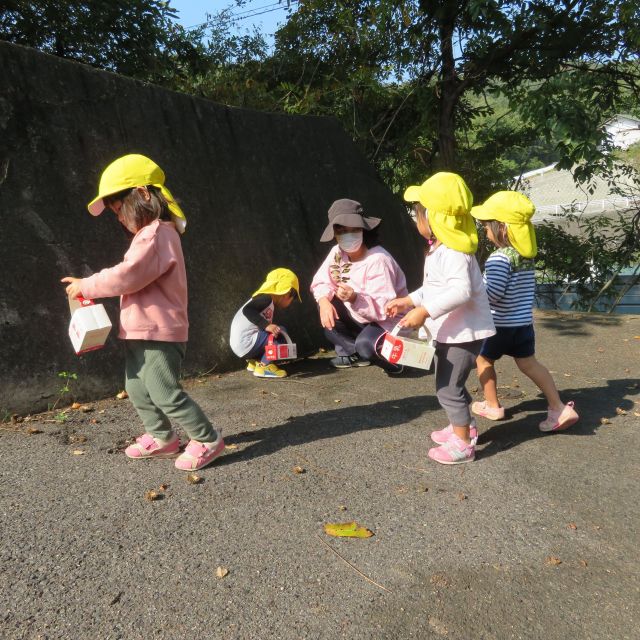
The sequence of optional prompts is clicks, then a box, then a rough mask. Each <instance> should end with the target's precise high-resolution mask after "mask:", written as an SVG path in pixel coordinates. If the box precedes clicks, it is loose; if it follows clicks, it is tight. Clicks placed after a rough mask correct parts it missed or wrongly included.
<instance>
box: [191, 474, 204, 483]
mask: <svg viewBox="0 0 640 640" xmlns="http://www.w3.org/2000/svg"><path fill="white" fill-rule="evenodd" d="M187 482H188V483H189V484H200V483H201V482H204V478H203V477H202V476H199V475H198V474H197V473H190V474H189V475H188V476H187Z"/></svg>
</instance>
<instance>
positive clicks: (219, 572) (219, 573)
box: [216, 567, 229, 578]
mask: <svg viewBox="0 0 640 640" xmlns="http://www.w3.org/2000/svg"><path fill="white" fill-rule="evenodd" d="M227 575H229V569H227V568H226V567H218V568H217V569H216V578H224V577H225V576H227Z"/></svg>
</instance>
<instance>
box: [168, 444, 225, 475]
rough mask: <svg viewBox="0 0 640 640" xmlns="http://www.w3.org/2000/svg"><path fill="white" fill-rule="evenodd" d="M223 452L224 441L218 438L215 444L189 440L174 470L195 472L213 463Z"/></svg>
mask: <svg viewBox="0 0 640 640" xmlns="http://www.w3.org/2000/svg"><path fill="white" fill-rule="evenodd" d="M223 451H224V440H223V439H222V438H221V437H220V436H218V439H217V440H216V441H215V442H198V441H197V440H190V441H189V444H188V445H187V446H186V448H185V450H184V452H183V453H182V454H181V455H180V456H178V459H177V460H176V469H182V470H183V471H196V470H197V469H202V467H206V466H207V465H208V464H209V463H210V462H213V461H214V460H215V459H216V458H217V457H218V456H219V455H220V454H221V453H222V452H223Z"/></svg>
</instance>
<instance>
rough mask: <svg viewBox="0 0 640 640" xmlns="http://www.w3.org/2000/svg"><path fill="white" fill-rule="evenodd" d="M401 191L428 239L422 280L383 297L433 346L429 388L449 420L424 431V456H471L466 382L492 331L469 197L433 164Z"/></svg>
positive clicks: (459, 459) (472, 430)
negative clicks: (427, 438)
mask: <svg viewBox="0 0 640 640" xmlns="http://www.w3.org/2000/svg"><path fill="white" fill-rule="evenodd" d="M404 199H405V200H406V201H407V202H410V203H411V204H412V206H411V215H412V218H413V219H414V220H415V222H416V224H417V226H418V232H419V233H420V235H421V236H423V237H424V238H425V239H426V240H427V242H428V243H429V250H428V253H427V255H426V258H425V263H424V281H423V285H422V287H421V288H420V289H418V290H417V291H414V292H412V293H410V294H409V295H408V296H406V297H404V298H396V299H395V300H392V301H391V302H390V303H389V304H388V305H387V310H388V312H389V314H390V315H395V314H397V313H399V312H402V311H408V313H407V315H406V316H405V317H404V318H402V319H401V320H400V322H399V324H400V325H402V326H405V327H411V328H414V329H418V328H422V327H423V326H424V328H425V329H427V331H428V332H429V333H430V334H431V336H432V337H433V339H434V346H435V349H436V353H435V358H436V396H437V398H438V401H439V402H440V405H441V406H442V408H443V409H444V410H445V412H446V414H447V417H448V418H449V425H448V426H446V427H445V428H444V429H439V430H438V431H434V432H432V433H431V439H432V440H433V441H434V442H435V443H436V444H438V445H439V446H437V447H433V448H431V449H430V450H429V457H430V458H431V459H432V460H435V461H436V462H439V463H441V464H461V463H464V462H471V461H472V460H474V458H475V445H476V441H477V435H478V434H477V430H476V427H475V423H474V421H473V420H472V418H471V413H470V411H469V405H470V404H471V395H470V394H469V392H468V391H467V389H466V387H465V384H466V381H467V378H468V377H469V373H470V372H471V370H472V369H473V368H474V367H475V364H476V357H477V356H478V354H479V353H480V348H481V346H482V343H483V342H484V339H485V338H487V337H489V336H491V335H493V334H494V333H495V328H494V326H493V321H492V319H491V311H490V310H489V301H488V300H487V293H486V291H485V288H484V284H483V282H482V274H481V273H480V267H479V266H478V262H477V260H476V258H475V255H474V254H475V251H476V247H477V246H478V234H477V232H476V227H475V223H474V221H473V219H472V218H471V216H470V215H469V210H470V209H471V205H472V203H473V197H472V195H471V192H470V191H469V189H468V187H467V185H466V184H465V181H464V180H463V179H462V178H461V177H460V176H459V175H457V174H455V173H448V172H440V173H436V174H435V175H433V176H431V177H430V178H429V179H428V180H426V181H425V182H423V183H422V184H421V185H419V186H412V187H409V188H408V189H407V190H406V191H405V194H404Z"/></svg>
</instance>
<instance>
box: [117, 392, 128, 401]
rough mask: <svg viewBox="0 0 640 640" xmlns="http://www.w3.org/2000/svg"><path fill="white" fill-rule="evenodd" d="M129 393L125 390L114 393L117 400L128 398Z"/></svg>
mask: <svg viewBox="0 0 640 640" xmlns="http://www.w3.org/2000/svg"><path fill="white" fill-rule="evenodd" d="M128 397H129V394H128V393H127V392H126V391H121V392H120V393H116V398H118V400H124V399H125V398H128Z"/></svg>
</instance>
